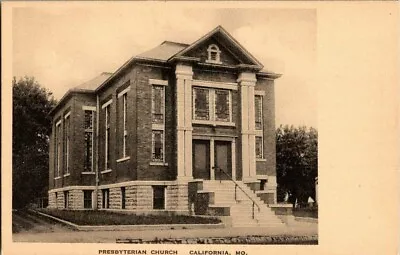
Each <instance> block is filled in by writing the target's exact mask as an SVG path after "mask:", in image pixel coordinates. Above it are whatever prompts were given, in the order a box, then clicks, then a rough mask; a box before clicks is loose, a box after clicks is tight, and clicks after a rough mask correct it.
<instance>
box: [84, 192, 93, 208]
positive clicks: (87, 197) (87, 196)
mask: <svg viewBox="0 0 400 255" xmlns="http://www.w3.org/2000/svg"><path fill="white" fill-rule="evenodd" d="M92 194H93V191H92V190H84V191H83V208H85V209H92Z"/></svg>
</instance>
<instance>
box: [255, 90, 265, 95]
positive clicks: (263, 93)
mask: <svg viewBox="0 0 400 255" xmlns="http://www.w3.org/2000/svg"><path fill="white" fill-rule="evenodd" d="M254 95H256V96H265V91H264V90H255V91H254Z"/></svg>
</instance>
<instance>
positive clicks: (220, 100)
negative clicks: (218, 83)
mask: <svg viewBox="0 0 400 255" xmlns="http://www.w3.org/2000/svg"><path fill="white" fill-rule="evenodd" d="M229 94H230V92H229V90H222V89H216V90H215V120H217V121H230V110H229V101H230V100H229Z"/></svg>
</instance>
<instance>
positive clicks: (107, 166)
mask: <svg viewBox="0 0 400 255" xmlns="http://www.w3.org/2000/svg"><path fill="white" fill-rule="evenodd" d="M111 104H112V99H110V100H108V101H107V102H106V103H104V104H103V105H102V106H101V108H102V109H103V110H104V128H105V130H104V171H102V173H105V172H111V150H110V144H109V143H110V140H111V120H110V119H111Z"/></svg>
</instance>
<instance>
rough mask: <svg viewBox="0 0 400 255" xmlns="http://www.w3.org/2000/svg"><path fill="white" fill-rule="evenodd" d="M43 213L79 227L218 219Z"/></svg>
mask: <svg viewBox="0 0 400 255" xmlns="http://www.w3.org/2000/svg"><path fill="white" fill-rule="evenodd" d="M41 211H42V212H44V213H46V214H50V215H52V216H54V217H57V218H61V219H64V220H66V221H70V222H73V223H75V224H78V225H92V226H97V225H158V224H217V223H220V222H221V221H220V220H219V219H217V218H212V217H210V218H206V217H199V216H188V215H136V214H126V213H118V212H107V211H93V210H85V211H80V210H76V211H73V210H57V209H43V210H41Z"/></svg>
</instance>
